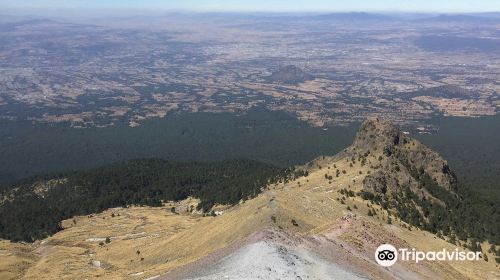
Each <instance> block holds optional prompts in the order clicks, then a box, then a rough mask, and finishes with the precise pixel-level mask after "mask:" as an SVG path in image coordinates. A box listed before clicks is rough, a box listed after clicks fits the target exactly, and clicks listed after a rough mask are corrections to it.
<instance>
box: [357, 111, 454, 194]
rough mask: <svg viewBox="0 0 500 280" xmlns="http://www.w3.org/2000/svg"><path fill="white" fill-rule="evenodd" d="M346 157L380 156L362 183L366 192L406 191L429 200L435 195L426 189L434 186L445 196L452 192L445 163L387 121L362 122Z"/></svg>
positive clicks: (452, 176)
mask: <svg viewBox="0 0 500 280" xmlns="http://www.w3.org/2000/svg"><path fill="white" fill-rule="evenodd" d="M349 153H351V154H353V155H356V156H358V155H365V156H366V155H368V154H374V153H375V154H378V155H380V156H379V166H378V169H377V171H376V172H374V173H372V174H370V175H369V176H367V177H366V178H365V180H364V188H365V190H367V191H370V192H373V193H378V194H386V193H387V194H391V193H392V192H395V191H398V190H401V188H402V187H409V188H410V189H411V190H412V191H414V192H415V193H416V194H417V195H418V196H420V197H423V196H425V197H426V198H429V197H432V193H435V192H436V190H435V189H432V190H431V189H430V188H433V187H435V186H437V187H439V188H443V189H445V190H446V191H448V192H453V191H454V190H455V189H456V184H457V179H456V176H455V173H454V172H453V171H452V170H451V169H450V167H449V165H448V163H447V161H446V160H444V159H443V158H441V156H439V154H438V153H436V152H434V151H433V150H431V149H429V148H427V147H426V146H424V145H423V144H421V143H420V142H418V141H417V140H415V139H412V138H410V137H409V136H407V135H405V134H403V133H402V132H401V131H400V130H399V129H398V128H397V127H395V126H394V125H392V124H391V123H390V122H388V121H385V120H382V119H378V118H374V119H369V120H367V121H365V122H364V123H363V124H362V125H361V127H360V130H359V131H358V133H357V135H356V139H355V141H354V144H353V146H352V147H351V148H350V149H349ZM435 199H437V198H435Z"/></svg>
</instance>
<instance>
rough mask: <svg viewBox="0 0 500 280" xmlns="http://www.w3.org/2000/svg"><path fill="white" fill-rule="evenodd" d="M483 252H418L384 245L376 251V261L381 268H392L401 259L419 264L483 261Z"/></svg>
mask: <svg viewBox="0 0 500 280" xmlns="http://www.w3.org/2000/svg"><path fill="white" fill-rule="evenodd" d="M481 258H482V256H481V252H467V251H463V250H459V249H458V248H456V249H455V250H452V251H450V250H447V249H442V250H440V251H428V252H423V251H417V250H415V248H412V249H408V248H399V250H398V249H396V248H395V247H394V246H392V245H391V244H382V245H380V246H378V248H377V250H376V251H375V260H376V261H377V263H378V264H379V265H381V266H391V265H393V264H395V263H396V261H397V260H398V259H399V260H401V261H410V262H415V263H418V262H420V261H424V260H426V261H478V260H479V259H481Z"/></svg>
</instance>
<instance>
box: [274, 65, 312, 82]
mask: <svg viewBox="0 0 500 280" xmlns="http://www.w3.org/2000/svg"><path fill="white" fill-rule="evenodd" d="M266 79H267V81H268V82H271V83H283V84H290V85H293V84H299V83H303V82H305V81H309V80H313V79H314V77H313V76H312V75H310V74H307V73H306V72H304V70H302V69H300V68H299V67H297V66H295V65H287V66H285V67H283V68H281V69H279V70H278V71H276V72H273V73H272V74H271V75H270V76H268V77H267V78H266Z"/></svg>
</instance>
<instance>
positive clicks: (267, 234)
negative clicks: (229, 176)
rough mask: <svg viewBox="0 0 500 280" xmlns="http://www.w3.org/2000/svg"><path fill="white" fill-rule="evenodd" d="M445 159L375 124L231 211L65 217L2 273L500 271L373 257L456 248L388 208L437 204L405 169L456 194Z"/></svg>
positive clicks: (13, 253)
mask: <svg viewBox="0 0 500 280" xmlns="http://www.w3.org/2000/svg"><path fill="white" fill-rule="evenodd" d="M372 135H373V136H372ZM406 162H408V166H406V165H405V164H404V163H406ZM396 165H397V166H398V167H396ZM445 166H447V164H446V162H445V161H444V160H442V159H441V158H440V157H439V155H437V154H436V153H434V152H432V151H431V150H429V149H427V148H425V147H424V146H423V145H421V144H419V143H418V142H416V141H415V140H413V139H410V138H409V137H407V136H405V135H404V134H402V133H401V132H400V131H399V130H397V129H396V128H394V127H392V126H391V125H390V124H389V123H386V122H384V121H382V120H377V119H373V120H369V121H367V122H365V123H364V124H363V125H362V127H361V129H360V132H359V133H358V135H357V138H356V140H355V142H354V144H353V145H352V146H351V147H349V148H348V149H346V150H345V151H343V152H342V153H340V154H338V155H337V156H334V157H320V158H318V159H316V160H314V161H312V162H310V163H309V164H307V165H305V166H302V167H299V168H300V169H303V170H306V171H307V173H308V174H307V176H304V177H299V178H296V179H294V180H292V181H289V182H283V181H282V182H278V183H276V184H272V185H270V186H268V187H267V188H266V189H265V190H264V191H263V192H262V193H261V194H259V195H257V196H256V197H255V198H253V199H250V200H247V201H245V202H242V203H239V204H238V205H235V206H233V207H224V206H222V205H216V206H215V208H214V210H216V211H217V213H218V214H220V215H218V216H203V215H202V214H201V213H197V212H192V211H189V209H190V205H196V204H197V203H199V201H197V200H192V199H188V200H185V201H181V202H176V203H167V204H165V205H164V206H163V207H159V208H149V207H130V208H114V209H110V210H107V211H105V212H103V213H100V214H95V215H91V216H80V217H75V218H74V220H73V219H70V220H67V221H65V222H63V224H62V226H63V227H64V228H65V229H64V230H63V231H61V232H58V233H57V234H55V235H54V236H51V237H49V238H47V239H44V240H43V241H41V242H36V243H34V244H32V245H25V246H22V248H19V247H16V246H19V244H16V246H14V244H10V243H8V242H2V243H0V271H7V272H9V274H5V275H7V276H8V275H19V276H21V277H19V278H22V279H33V278H36V279H56V278H57V279H93V278H97V277H99V278H103V279H153V278H152V277H155V278H154V279H220V277H225V276H230V277H233V278H241V279H245V278H247V279H255V277H256V276H262V277H263V278H271V279H273V277H274V278H281V279H284V278H289V276H295V279H299V278H298V277H301V278H302V279H304V278H305V279H307V278H309V279H339V278H342V279H358V278H359V277H362V278H373V279H496V278H499V277H500V273H499V269H498V266H497V265H495V264H494V261H493V255H492V254H489V253H488V254H487V255H489V257H490V260H489V261H484V260H479V261H460V262H459V261H454V262H426V261H424V262H420V263H418V264H415V263H413V262H397V263H396V264H395V265H394V266H391V267H388V268H383V267H381V266H379V265H378V264H377V263H376V261H375V259H374V252H375V249H376V248H377V247H378V246H379V245H380V244H383V243H390V244H393V245H395V246H397V247H408V248H416V249H418V250H423V251H428V250H441V249H443V248H446V249H448V250H454V249H455V248H456V245H453V244H451V243H449V242H447V241H446V240H445V239H448V238H449V237H446V238H439V237H438V236H436V235H434V234H432V233H430V232H427V231H422V230H420V229H419V228H418V227H412V226H411V225H410V224H409V223H408V222H405V221H404V219H403V220H402V219H400V218H398V216H399V215H398V214H397V211H396V210H397V205H396V204H393V202H395V201H396V202H397V198H398V193H399V192H400V189H405V190H409V191H410V193H411V194H414V196H411V197H412V201H411V202H410V201H405V202H404V203H403V204H402V205H404V206H408V207H409V205H410V203H413V205H414V206H415V209H417V211H422V213H423V211H424V210H425V209H422V208H421V207H418V205H417V204H416V203H417V201H419V199H421V198H423V197H426V200H433V201H435V202H436V204H437V205H441V204H445V205H446V203H448V201H445V199H443V198H442V197H441V195H440V194H437V193H434V192H433V191H431V190H428V188H429V189H431V188H432V187H428V186H427V185H422V181H423V180H422V179H421V177H420V175H419V176H417V177H415V176H416V175H412V170H413V169H416V170H419V169H422V170H423V171H424V173H425V174H427V175H428V176H429V177H431V178H432V181H434V178H435V180H436V181H434V182H436V184H437V186H434V185H433V186H434V187H439V188H440V190H442V192H443V193H445V192H446V193H448V194H449V195H450V196H456V195H457V193H458V189H457V188H458V187H457V186H456V182H455V179H454V175H453V173H452V172H451V171H449V170H448V168H444V167H445ZM398 168H399V170H398ZM392 171H394V172H392ZM419 172H420V171H419ZM384 189H385V191H384ZM357 194H359V195H357ZM376 197H378V198H376ZM370 198H371V200H372V201H370ZM457 199H458V198H457ZM384 202H387V205H386V204H384ZM172 207H174V209H176V211H175V212H176V213H173V212H172V210H171V209H172ZM384 208H386V209H384ZM369 213H370V214H369ZM389 220H390V221H391V222H390V223H389V222H388V221H389ZM424 220H425V219H424ZM420 227H422V226H420ZM106 237H109V240H108V241H109V242H107V241H106ZM100 243H101V244H100ZM461 245H463V243H462V244H461ZM483 245H486V243H484V244H483ZM483 251H486V250H483ZM27 252H29V254H27ZM22 257H24V258H27V259H28V260H29V261H25V262H24V263H25V265H24V266H20V265H18V264H19V263H21V262H22V260H21V259H22ZM242 268H245V269H242ZM248 273H251V274H248ZM7 276H6V277H5V278H7ZM297 276H298V277H297ZM9 277H10V276H9ZM7 279H8V278H7Z"/></svg>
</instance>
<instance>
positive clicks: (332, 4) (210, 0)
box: [0, 0, 500, 13]
mask: <svg viewBox="0 0 500 280" xmlns="http://www.w3.org/2000/svg"><path fill="white" fill-rule="evenodd" d="M24 8H30V9H33V8H35V9H36V8H40V9H53V8H56V9H67V8H78V9H83V8H86V9H146V10H148V9H152V10H187V11H190V10H193V11H262V12H279V11H283V12H297V11H301V12H308V11H320V12H325V11H329V12H330V11H341V12H345V11H408V12H483V11H500V0H0V13H1V10H2V9H5V10H7V9H24Z"/></svg>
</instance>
